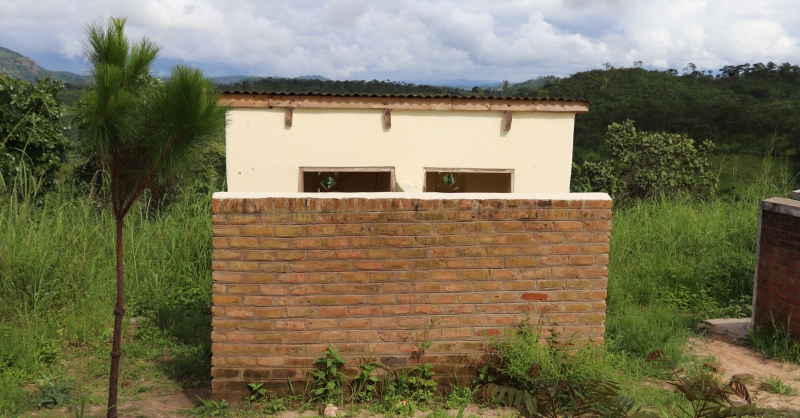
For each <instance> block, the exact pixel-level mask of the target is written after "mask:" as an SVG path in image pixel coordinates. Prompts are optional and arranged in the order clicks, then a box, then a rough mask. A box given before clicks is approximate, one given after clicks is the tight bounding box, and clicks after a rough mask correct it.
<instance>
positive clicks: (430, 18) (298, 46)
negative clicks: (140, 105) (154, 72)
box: [0, 0, 800, 80]
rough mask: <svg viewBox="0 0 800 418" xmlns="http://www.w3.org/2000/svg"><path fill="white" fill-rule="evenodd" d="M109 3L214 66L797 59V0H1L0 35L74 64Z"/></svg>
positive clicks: (491, 69) (298, 69) (454, 72)
mask: <svg viewBox="0 0 800 418" xmlns="http://www.w3.org/2000/svg"><path fill="white" fill-rule="evenodd" d="M111 14H114V15H116V16H127V17H128V30H129V35H130V36H131V37H133V38H136V37H139V36H143V35H147V36H148V37H150V38H152V39H154V40H155V41H157V42H158V43H159V44H160V45H162V47H163V50H162V57H163V58H165V59H167V60H168V61H169V62H176V61H186V62H190V63H193V64H195V65H198V66H200V67H201V68H203V67H208V68H213V69H214V70H213V71H214V72H215V73H218V74H223V73H225V74H257V75H279V76H298V75H304V74H320V75H323V76H326V77H331V78H367V79H371V78H380V79H385V78H394V79H413V78H417V77H419V78H443V79H444V78H450V79H452V78H481V79H510V80H523V79H527V78H531V77H534V76H537V75H544V74H560V75H565V74H570V73H574V72H576V71H582V70H587V69H592V68H599V67H600V66H601V64H602V63H605V62H609V63H611V64H612V65H615V66H631V65H632V63H633V61H638V60H641V61H644V64H645V67H648V68H658V69H667V68H678V69H680V68H683V66H685V65H686V63H688V62H693V63H695V64H696V65H697V66H698V67H700V68H701V69H713V70H715V69H718V68H721V67H722V66H723V65H728V64H733V63H744V62H750V63H754V62H759V61H760V62H767V61H774V62H785V61H790V62H792V61H794V62H796V61H797V57H798V56H800V45H798V42H800V41H799V40H798V38H800V24H799V23H800V11H798V8H797V7H796V2H795V1H794V0H772V1H759V2H754V1H752V0H714V1H711V0H706V1H703V0H670V1H663V0H641V1H636V2H629V1H622V0H563V1H558V0H509V1H500V0H496V1H493V2H486V1H484V0H460V1H456V0H416V1H415V0H395V1H392V2H387V1H381V0H327V1H325V2H322V1H314V0H296V1H278V0H271V1H259V0H142V1H138V2H130V1H122V0H113V1H102V0H75V1H71V2H65V1H63V0H37V1H36V2H31V1H29V0H0V46H5V47H8V48H11V49H15V50H17V51H19V52H21V53H23V54H26V55H32V56H39V57H41V56H47V54H54V55H57V56H58V57H61V58H60V59H62V60H72V61H73V62H82V57H81V53H80V51H81V43H82V42H83V27H84V26H85V25H86V24H87V23H88V22H89V21H91V20H94V19H99V18H106V17H107V16H109V15H111ZM54 69H58V68H54Z"/></svg>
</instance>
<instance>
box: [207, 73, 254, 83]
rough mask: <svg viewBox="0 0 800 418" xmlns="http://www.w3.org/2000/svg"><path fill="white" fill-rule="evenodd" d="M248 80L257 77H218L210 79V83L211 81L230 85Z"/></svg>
mask: <svg viewBox="0 0 800 418" xmlns="http://www.w3.org/2000/svg"><path fill="white" fill-rule="evenodd" d="M250 78H258V77H255V76H252V75H224V76H220V77H211V81H213V82H214V83H216V84H230V83H236V82H239V81H242V80H247V79H250Z"/></svg>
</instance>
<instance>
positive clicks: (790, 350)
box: [748, 324, 800, 363]
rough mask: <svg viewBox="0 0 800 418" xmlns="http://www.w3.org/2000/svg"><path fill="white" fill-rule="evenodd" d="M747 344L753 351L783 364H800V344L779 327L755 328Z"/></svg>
mask: <svg viewBox="0 0 800 418" xmlns="http://www.w3.org/2000/svg"><path fill="white" fill-rule="evenodd" d="M748 343H749V344H750V346H751V347H753V349H755V350H756V351H758V352H760V353H762V354H764V356H765V357H767V358H774V359H777V360H780V361H783V362H790V363H800V342H799V341H797V339H796V338H794V337H792V336H791V335H790V334H789V332H788V331H787V330H786V329H785V328H782V327H781V326H779V325H775V324H773V326H772V327H770V328H765V327H756V328H755V329H754V330H753V332H751V333H750V338H748Z"/></svg>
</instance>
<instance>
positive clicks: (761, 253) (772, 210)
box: [753, 191, 800, 338]
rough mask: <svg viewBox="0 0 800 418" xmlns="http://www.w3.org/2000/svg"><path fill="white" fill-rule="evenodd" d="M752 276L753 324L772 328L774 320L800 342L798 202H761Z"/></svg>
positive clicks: (789, 200) (780, 199) (799, 233)
mask: <svg viewBox="0 0 800 418" xmlns="http://www.w3.org/2000/svg"><path fill="white" fill-rule="evenodd" d="M795 195H796V196H798V198H800V191H797V192H795V194H794V195H793V196H795ZM755 276H756V277H755V283H754V290H753V305H754V306H753V322H754V324H755V325H759V326H765V327H772V324H773V320H774V321H775V324H776V325H778V326H780V327H782V328H784V329H787V328H788V330H789V332H790V333H791V334H792V335H794V336H795V337H798V338H800V201H798V200H793V199H784V198H779V197H774V198H772V199H767V200H764V201H762V202H761V216H760V220H759V233H758V250H757V260H756V275H755Z"/></svg>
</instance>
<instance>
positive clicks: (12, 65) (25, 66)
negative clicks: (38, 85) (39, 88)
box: [0, 46, 86, 84]
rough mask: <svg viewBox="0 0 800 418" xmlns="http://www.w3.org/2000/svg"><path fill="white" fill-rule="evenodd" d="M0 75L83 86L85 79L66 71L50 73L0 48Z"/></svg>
mask: <svg viewBox="0 0 800 418" xmlns="http://www.w3.org/2000/svg"><path fill="white" fill-rule="evenodd" d="M0 74H5V75H8V76H11V77H14V78H18V79H20V80H23V81H27V82H34V81H36V80H38V79H40V78H42V77H49V78H51V79H53V80H61V81H63V82H65V83H72V84H85V83H86V77H84V76H82V75H78V74H74V73H70V72H67V71H50V70H46V69H44V68H42V67H40V66H39V64H37V63H36V62H35V61H34V60H32V59H30V58H28V57H26V56H23V55H21V54H19V53H17V52H14V51H12V50H10V49H7V48H3V47H1V46H0Z"/></svg>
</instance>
